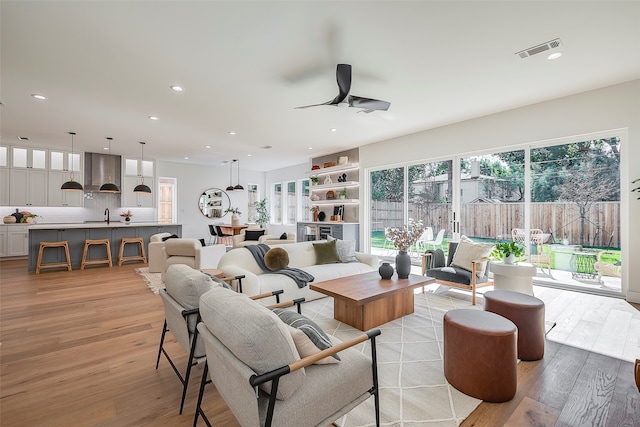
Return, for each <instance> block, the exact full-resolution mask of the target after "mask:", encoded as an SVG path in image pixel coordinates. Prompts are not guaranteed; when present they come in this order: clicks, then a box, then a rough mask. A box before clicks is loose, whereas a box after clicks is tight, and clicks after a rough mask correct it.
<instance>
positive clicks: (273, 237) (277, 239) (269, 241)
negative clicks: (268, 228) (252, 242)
mask: <svg viewBox="0 0 640 427" xmlns="http://www.w3.org/2000/svg"><path fill="white" fill-rule="evenodd" d="M281 237H282V235H277V234H267V235H265V236H262V237H261V238H260V243H264V244H265V245H269V246H271V245H283V244H286V243H296V235H295V233H287V238H286V239H281Z"/></svg>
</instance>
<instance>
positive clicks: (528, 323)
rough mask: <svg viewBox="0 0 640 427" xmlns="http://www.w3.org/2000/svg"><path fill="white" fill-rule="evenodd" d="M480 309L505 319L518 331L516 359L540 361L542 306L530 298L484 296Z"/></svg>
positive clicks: (497, 293) (492, 293)
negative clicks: (514, 325)
mask: <svg viewBox="0 0 640 427" xmlns="http://www.w3.org/2000/svg"><path fill="white" fill-rule="evenodd" d="M484 309H485V311H490V312H492V313H496V314H499V315H500V316H503V317H506V318H507V319H509V320H511V321H512V322H513V323H515V324H516V326H517V327H518V358H519V359H520V360H540V359H542V358H543V357H544V302H543V301H542V300H541V299H539V298H536V297H534V296H532V295H527V294H523V293H520V292H513V291H489V292H485V293H484Z"/></svg>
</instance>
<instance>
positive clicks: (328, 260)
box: [313, 240, 341, 265]
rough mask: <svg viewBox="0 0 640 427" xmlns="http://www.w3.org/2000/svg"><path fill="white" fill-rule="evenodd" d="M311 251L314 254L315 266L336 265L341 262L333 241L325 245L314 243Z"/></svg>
mask: <svg viewBox="0 0 640 427" xmlns="http://www.w3.org/2000/svg"><path fill="white" fill-rule="evenodd" d="M313 250H314V251H315V253H316V264H317V265H322V264H336V263H339V262H341V261H340V256H339V255H338V249H337V247H336V241H335V240H332V241H330V242H326V243H314V244H313Z"/></svg>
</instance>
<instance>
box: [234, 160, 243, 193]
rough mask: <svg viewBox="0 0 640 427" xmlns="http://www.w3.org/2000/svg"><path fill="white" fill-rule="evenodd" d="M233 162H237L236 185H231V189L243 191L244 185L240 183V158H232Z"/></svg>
mask: <svg viewBox="0 0 640 427" xmlns="http://www.w3.org/2000/svg"><path fill="white" fill-rule="evenodd" d="M233 162H234V163H238V185H236V186H235V187H233V189H234V190H235V191H243V190H244V187H243V186H242V185H240V160H234V161H233Z"/></svg>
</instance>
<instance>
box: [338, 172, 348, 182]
mask: <svg viewBox="0 0 640 427" xmlns="http://www.w3.org/2000/svg"><path fill="white" fill-rule="evenodd" d="M338 182H347V174H346V173H343V174H342V175H340V176H339V177H338Z"/></svg>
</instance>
